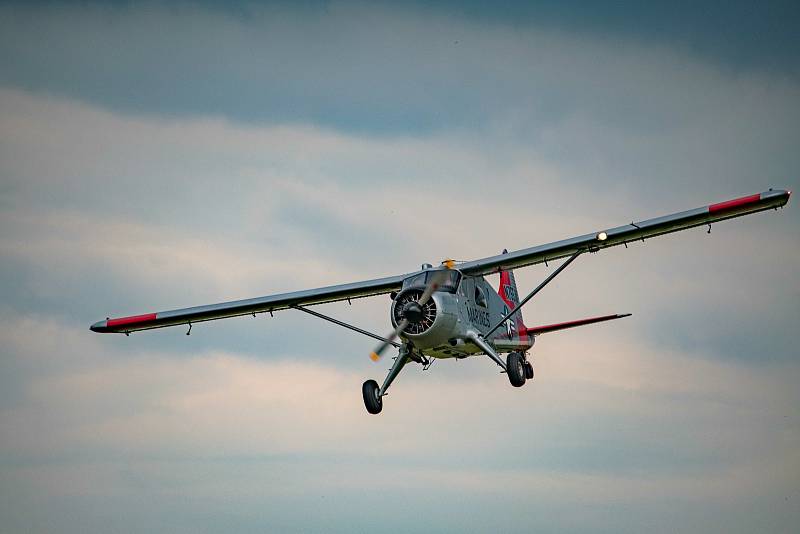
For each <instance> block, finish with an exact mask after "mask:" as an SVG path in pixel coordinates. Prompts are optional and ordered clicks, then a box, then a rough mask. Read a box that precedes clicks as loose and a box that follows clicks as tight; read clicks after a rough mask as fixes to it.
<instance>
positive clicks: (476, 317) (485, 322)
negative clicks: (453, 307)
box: [467, 306, 491, 328]
mask: <svg viewBox="0 0 800 534" xmlns="http://www.w3.org/2000/svg"><path fill="white" fill-rule="evenodd" d="M467 317H468V318H469V322H471V323H472V324H476V325H481V326H485V327H486V328H489V327H490V326H491V324H490V323H489V312H488V311H486V310H479V309H477V308H473V307H471V306H467Z"/></svg>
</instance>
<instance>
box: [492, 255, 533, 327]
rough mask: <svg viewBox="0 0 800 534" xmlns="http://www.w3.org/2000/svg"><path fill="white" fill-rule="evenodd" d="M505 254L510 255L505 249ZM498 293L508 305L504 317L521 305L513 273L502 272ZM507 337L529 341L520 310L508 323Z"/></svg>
mask: <svg viewBox="0 0 800 534" xmlns="http://www.w3.org/2000/svg"><path fill="white" fill-rule="evenodd" d="M503 254H508V251H507V250H505V249H503ZM497 292H498V293H499V294H500V298H501V299H503V302H504V303H505V305H506V309H505V310H504V311H503V314H504V315H505V314H506V313H508V312H510V311H511V310H512V309H514V307H515V306H516V305H517V304H519V293H518V292H517V281H516V280H514V272H513V271H500V287H499V288H498V290H497ZM506 335H507V336H508V338H509V339H514V338H515V337H518V338H519V339H520V340H521V341H523V342H524V341H527V340H528V334H527V329H526V328H525V323H523V321H522V310H519V311H518V312H517V313H515V314H514V316H513V317H511V320H510V321H508V322H506Z"/></svg>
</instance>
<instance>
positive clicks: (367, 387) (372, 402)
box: [361, 380, 383, 415]
mask: <svg viewBox="0 0 800 534" xmlns="http://www.w3.org/2000/svg"><path fill="white" fill-rule="evenodd" d="M378 391H380V388H379V387H378V383H377V382H375V381H374V380H367V381H366V382H364V385H363V386H361V393H362V394H363V395H364V406H366V408H367V411H368V412H369V413H371V414H373V415H375V414H379V413H381V410H382V409H383V398H382V397H379V396H378Z"/></svg>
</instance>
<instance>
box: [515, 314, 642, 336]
mask: <svg viewBox="0 0 800 534" xmlns="http://www.w3.org/2000/svg"><path fill="white" fill-rule="evenodd" d="M630 315H631V314H630V313H622V314H619V313H617V314H614V315H603V316H602V317H589V318H588V319H578V320H577V321H567V322H566V323H555V324H548V325H543V326H533V327H531V328H528V329H526V331H527V333H528V335H529V336H538V335H539V334H546V333H548V332H555V331H557V330H566V329H567V328H575V327H576V326H583V325H587V324H594V323H602V322H603V321H612V320H614V319H622V318H623V317H630Z"/></svg>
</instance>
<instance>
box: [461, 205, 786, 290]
mask: <svg viewBox="0 0 800 534" xmlns="http://www.w3.org/2000/svg"><path fill="white" fill-rule="evenodd" d="M791 194H792V193H791V191H782V190H774V191H773V190H769V191H765V192H764V193H759V194H755V195H750V196H747V197H742V198H737V199H734V200H728V201H726V202H718V203H716V204H711V205H709V206H703V207H702V208H696V209H693V210H688V211H681V212H679V213H673V214H672V215H664V216H663V217H656V218H655V219H648V220H646V221H639V222H632V223H630V224H625V225H623V226H617V227H616V228H598V229H597V230H595V231H594V232H592V233H591V234H585V235H582V236H578V237H573V238H571V239H564V240H563V241H556V242H554V243H548V244H546V245H539V246H537V247H531V248H526V249H522V250H518V251H516V252H509V253H507V254H500V255H497V256H491V257H488V258H483V259H481V260H475V261H468V262H466V263H461V264H459V265H458V269H459V270H460V271H461V272H463V273H464V274H468V275H486V274H491V273H496V272H498V271H500V270H503V271H508V270H511V269H516V268H519V267H525V266H528V265H535V264H537V263H544V262H546V261H553V260H557V259H560V258H566V257H567V256H572V255H573V254H575V253H576V252H578V251H581V250H583V251H588V252H596V251H598V250H600V249H603V248H608V247H614V246H617V245H622V244H625V243H631V242H633V241H638V240H644V239H646V238H650V237H656V236H659V235H664V234H669V233H672V232H678V231H680V230H686V229H688V228H694V227H695V226H705V225H707V224H711V223H715V222H719V221H724V220H725V219H732V218H734V217H741V216H742V215H749V214H751V213H756V212H759V211H764V210H768V209H777V208H779V207H781V206H783V205H785V204H786V203H787V202H788V201H789V196H791Z"/></svg>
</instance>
